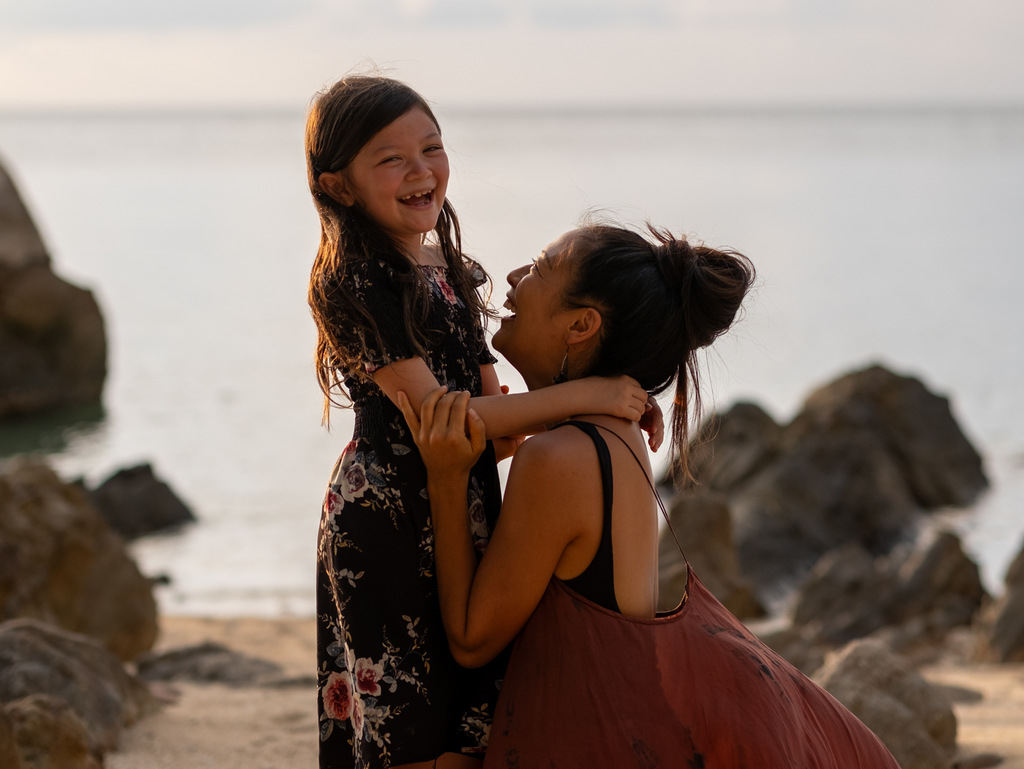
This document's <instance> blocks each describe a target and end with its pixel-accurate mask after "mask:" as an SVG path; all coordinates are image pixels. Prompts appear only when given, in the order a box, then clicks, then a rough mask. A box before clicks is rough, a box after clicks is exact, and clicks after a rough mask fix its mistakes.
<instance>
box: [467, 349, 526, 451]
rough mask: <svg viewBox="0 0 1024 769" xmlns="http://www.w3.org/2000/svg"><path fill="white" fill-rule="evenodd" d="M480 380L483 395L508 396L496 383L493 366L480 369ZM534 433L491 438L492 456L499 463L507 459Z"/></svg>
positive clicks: (490, 364)
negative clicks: (528, 435) (481, 381)
mask: <svg viewBox="0 0 1024 769" xmlns="http://www.w3.org/2000/svg"><path fill="white" fill-rule="evenodd" d="M480 378H481V380H483V387H482V394H483V395H508V387H507V386H506V385H503V384H501V382H499V381H498V372H497V371H495V370H494V364H492V363H486V364H484V365H483V366H481V367H480ZM533 432H535V431H534V430H526V431H525V432H523V433H521V434H520V435H503V436H502V437H500V438H491V443H492V444H493V446H494V456H495V457H496V458H497V460H498V461H499V462H500V461H501V460H503V459H508V458H509V457H511V456H512V455H513V454H515V453H516V449H518V448H519V445H520V444H521V443H522V442H523V441H524V440H526V436H527V434H530V433H533Z"/></svg>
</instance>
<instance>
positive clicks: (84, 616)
mask: <svg viewBox="0 0 1024 769" xmlns="http://www.w3.org/2000/svg"><path fill="white" fill-rule="evenodd" d="M15 617H31V618H36V619H40V620H45V621H48V622H51V623H53V624H54V625H57V626H59V627H62V628H65V629H67V630H71V631H74V632H78V633H84V634H86V635H89V636H92V637H93V638H97V639H99V640H100V641H101V642H102V643H103V644H104V645H105V646H106V647H107V648H108V649H110V650H111V651H112V652H113V653H114V654H116V655H117V656H118V657H120V658H121V659H123V660H131V659H134V658H135V657H136V656H138V655H139V654H140V653H142V652H144V651H148V650H149V649H151V648H152V646H153V643H154V641H155V640H156V635H157V608H156V601H155V599H154V597H153V587H152V584H151V583H150V581H149V580H148V579H146V577H144V576H143V575H142V574H141V573H140V572H139V569H138V566H137V565H136V564H135V561H134V560H133V559H132V558H131V557H130V556H129V554H128V553H127V551H126V550H125V545H124V542H123V540H122V539H121V538H120V537H119V536H117V535H116V534H115V533H114V532H112V531H111V530H110V528H109V527H108V526H107V524H106V523H105V522H104V521H103V519H102V518H101V517H100V514H99V513H98V512H97V511H96V510H95V509H94V508H93V506H92V505H91V504H90V503H89V501H88V499H87V497H86V495H85V492H84V491H83V490H82V489H81V488H79V487H78V486H76V485H73V484H68V483H64V482H62V481H61V480H60V479H59V478H58V477H57V475H56V474H55V473H54V472H53V471H52V470H51V469H50V468H49V467H47V466H46V465H44V464H42V463H39V462H31V461H15V462H9V463H6V464H5V465H0V620H4V619H11V618H15Z"/></svg>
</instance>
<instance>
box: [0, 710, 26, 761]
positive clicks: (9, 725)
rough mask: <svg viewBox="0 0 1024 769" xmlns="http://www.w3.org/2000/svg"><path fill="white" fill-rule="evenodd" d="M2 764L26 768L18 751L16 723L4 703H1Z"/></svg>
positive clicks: (0, 739)
mask: <svg viewBox="0 0 1024 769" xmlns="http://www.w3.org/2000/svg"><path fill="white" fill-rule="evenodd" d="M0 766H2V767H3V768H4V769H25V765H24V764H23V763H22V762H21V753H20V752H18V742H17V738H16V737H15V734H14V723H13V722H12V721H11V717H10V716H9V715H7V710H6V709H5V708H4V706H3V705H0Z"/></svg>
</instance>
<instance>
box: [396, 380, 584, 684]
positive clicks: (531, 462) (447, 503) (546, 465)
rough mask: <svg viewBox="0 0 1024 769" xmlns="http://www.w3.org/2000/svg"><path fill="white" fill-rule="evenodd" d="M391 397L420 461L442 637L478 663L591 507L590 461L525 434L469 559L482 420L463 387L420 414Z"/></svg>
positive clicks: (463, 659) (430, 401)
mask: <svg viewBox="0 0 1024 769" xmlns="http://www.w3.org/2000/svg"><path fill="white" fill-rule="evenodd" d="M399 401H400V407H401V408H402V412H403V414H404V415H405V418H406V421H407V422H408V423H409V426H410V428H411V430H412V433H413V436H414V437H415V439H416V443H417V445H418V446H419V448H420V453H421V455H422V456H423V460H424V462H425V464H426V466H427V472H428V475H427V493H428V495H429V497H430V510H431V518H432V521H433V526H434V555H435V560H436V564H437V580H438V598H439V600H440V604H441V616H442V619H443V620H444V625H445V632H446V634H447V636H448V643H449V646H450V647H451V650H452V654H453V656H454V657H455V659H456V661H457V662H458V663H459V664H461V665H463V666H465V667H479V666H480V665H483V664H485V663H487V662H488V661H490V660H491V659H493V658H494V657H495V656H497V654H498V653H499V652H501V650H502V649H504V648H505V647H506V646H507V645H508V644H509V643H510V642H511V641H512V639H513V638H515V636H516V634H517V633H518V632H519V631H520V630H521V629H522V627H523V625H525V624H526V622H527V620H528V619H529V618H530V615H531V614H532V613H533V611H534V609H536V608H537V604H539V603H540V600H541V598H542V596H543V595H544V591H545V589H546V588H547V585H548V582H550V580H551V577H552V575H553V574H554V573H555V569H556V568H557V566H558V563H559V560H560V559H561V557H562V554H563V553H564V551H565V548H566V547H567V546H568V545H569V543H571V542H572V541H573V540H575V539H576V538H577V537H579V536H580V534H581V533H582V532H583V531H584V529H585V526H586V521H587V520H589V518H592V517H593V516H592V515H591V516H589V518H588V514H589V513H591V512H592V510H593V508H594V506H595V505H599V504H600V501H599V499H598V498H597V495H599V494H600V484H596V483H594V479H593V478H590V477H587V473H588V472H589V471H592V468H590V470H589V471H588V469H587V468H585V467H581V465H586V463H581V462H579V461H577V460H578V453H577V448H578V446H577V444H573V443H571V442H567V441H565V440H564V438H565V437H566V436H565V435H564V434H563V435H557V434H555V433H549V434H547V435H542V436H538V437H536V438H531V439H530V440H529V441H527V442H526V443H524V444H523V446H522V447H521V448H520V449H519V451H518V452H517V453H516V458H515V461H514V462H513V463H512V468H511V470H510V473H509V478H508V483H507V485H506V493H505V498H504V501H503V503H502V511H501V516H500V518H499V519H498V525H497V528H496V529H495V531H494V533H493V535H492V537H491V540H490V542H489V543H488V546H487V551H486V552H485V554H484V557H483V559H482V560H481V561H480V563H479V566H478V565H477V556H476V553H475V551H474V549H473V545H472V542H471V540H470V534H469V525H468V516H467V510H466V485H467V483H468V480H469V471H470V468H471V467H472V466H473V464H474V462H475V461H476V459H477V457H479V455H480V452H481V451H482V450H483V446H484V441H485V439H484V432H485V427H484V425H483V423H482V422H481V420H480V417H479V416H478V415H477V414H476V413H475V412H474V411H471V410H469V405H470V402H471V401H470V398H469V396H468V394H467V393H447V394H446V393H445V391H444V390H443V389H440V390H437V391H435V392H433V393H431V394H430V395H428V397H427V398H426V399H425V400H424V402H423V407H422V410H421V413H420V416H417V414H416V412H415V411H414V410H413V409H412V407H411V404H410V402H409V400H408V399H407V398H405V397H404V396H402V395H400V396H399ZM467 427H468V435H467ZM555 500H558V501H557V503H556V502H555ZM556 508H557V514H555V513H556Z"/></svg>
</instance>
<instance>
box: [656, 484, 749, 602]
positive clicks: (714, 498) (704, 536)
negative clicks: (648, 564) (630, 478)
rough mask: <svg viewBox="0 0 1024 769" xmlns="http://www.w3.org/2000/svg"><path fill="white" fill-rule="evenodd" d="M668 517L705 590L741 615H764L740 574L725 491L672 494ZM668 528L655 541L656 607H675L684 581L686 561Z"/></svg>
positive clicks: (683, 586) (680, 596)
mask: <svg viewBox="0 0 1024 769" xmlns="http://www.w3.org/2000/svg"><path fill="white" fill-rule="evenodd" d="M669 520H670V521H671V523H672V531H675V534H676V536H678V537H679V544H681V545H682V547H683V548H684V550H685V552H686V554H687V558H688V560H689V562H690V565H691V566H692V567H693V569H694V571H695V572H696V573H697V574H698V576H700V580H701V582H703V583H704V585H705V586H706V587H707V588H708V590H710V591H711V593H712V594H713V595H714V596H715V597H716V598H717V599H718V600H719V601H721V602H722V604H723V605H724V606H725V607H726V608H727V609H728V610H729V611H731V612H732V613H733V614H734V615H736V616H737V617H739V618H740V619H750V618H753V617H761V616H764V614H765V609H764V606H762V605H761V603H760V602H759V601H758V600H757V598H756V597H755V596H754V591H753V588H752V587H751V586H750V584H749V583H747V582H746V580H744V578H743V577H742V576H741V575H740V568H739V562H738V560H737V557H736V546H735V545H734V544H733V540H732V523H731V520H730V516H729V507H728V505H727V504H726V498H725V496H724V495H722V494H717V493H714V492H704V493H700V494H695V495H685V496H679V497H676V498H675V500H673V502H672V508H671V510H670V511H669ZM672 531H670V530H669V529H667V528H666V529H665V530H663V531H662V533H661V540H660V543H659V555H658V570H659V583H660V584H659V590H658V592H659V595H660V596H661V603H660V605H659V607H658V608H659V609H660V610H662V611H667V610H670V609H674V608H675V607H676V605H677V604H678V603H679V599H680V598H682V595H683V590H684V589H685V587H686V563H685V561H684V560H683V556H682V555H681V554H680V551H679V545H677V544H676V539H675V537H674V536H673V535H672Z"/></svg>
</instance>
